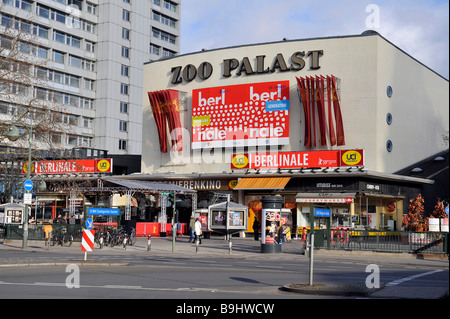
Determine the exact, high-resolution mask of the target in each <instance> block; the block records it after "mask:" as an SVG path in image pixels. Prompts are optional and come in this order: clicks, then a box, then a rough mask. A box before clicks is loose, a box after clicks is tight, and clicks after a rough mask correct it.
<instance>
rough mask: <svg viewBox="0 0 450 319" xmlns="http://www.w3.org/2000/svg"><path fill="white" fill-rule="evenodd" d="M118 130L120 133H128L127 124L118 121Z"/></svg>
mask: <svg viewBox="0 0 450 319" xmlns="http://www.w3.org/2000/svg"><path fill="white" fill-rule="evenodd" d="M119 130H120V131H121V132H126V131H128V122H127V121H120V122H119Z"/></svg>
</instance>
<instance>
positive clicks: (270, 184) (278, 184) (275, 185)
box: [234, 177, 291, 190]
mask: <svg viewBox="0 0 450 319" xmlns="http://www.w3.org/2000/svg"><path fill="white" fill-rule="evenodd" d="M290 179H291V178H290V177H244V178H241V180H240V181H239V182H238V183H237V185H236V186H235V187H234V189H235V190H238V189H284V187H285V186H286V184H287V183H288V182H289V181H290Z"/></svg>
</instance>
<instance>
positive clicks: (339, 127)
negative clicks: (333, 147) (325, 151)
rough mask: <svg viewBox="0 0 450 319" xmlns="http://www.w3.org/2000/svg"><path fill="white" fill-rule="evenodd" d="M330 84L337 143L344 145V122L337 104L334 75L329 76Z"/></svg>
mask: <svg viewBox="0 0 450 319" xmlns="http://www.w3.org/2000/svg"><path fill="white" fill-rule="evenodd" d="M331 84H332V96H333V106H334V118H335V120H336V137H337V145H338V146H341V145H345V137H344V124H343V122H342V114H341V107H340V105H339V98H338V96H337V91H336V78H335V77H334V75H332V76H331Z"/></svg>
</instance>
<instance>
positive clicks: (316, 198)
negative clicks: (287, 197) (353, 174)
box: [295, 193, 356, 204]
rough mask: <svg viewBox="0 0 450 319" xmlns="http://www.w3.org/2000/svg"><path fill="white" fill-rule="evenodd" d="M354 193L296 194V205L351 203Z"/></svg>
mask: <svg viewBox="0 0 450 319" xmlns="http://www.w3.org/2000/svg"><path fill="white" fill-rule="evenodd" d="M355 196H356V193H298V194H297V196H296V198H295V201H296V202H297V203H343V204H345V203H353V202H354V198H355Z"/></svg>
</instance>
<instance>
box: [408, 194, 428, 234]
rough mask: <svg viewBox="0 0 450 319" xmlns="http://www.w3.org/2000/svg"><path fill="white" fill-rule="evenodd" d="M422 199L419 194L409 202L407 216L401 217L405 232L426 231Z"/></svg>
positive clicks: (426, 219)
mask: <svg viewBox="0 0 450 319" xmlns="http://www.w3.org/2000/svg"><path fill="white" fill-rule="evenodd" d="M423 203H424V199H423V197H422V195H421V194H419V195H417V197H416V198H414V199H410V200H409V207H408V214H407V215H405V216H403V225H404V226H405V230H407V231H418V232H421V231H427V230H428V218H425V216H424V215H425V214H424V212H425V210H424V207H423Z"/></svg>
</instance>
